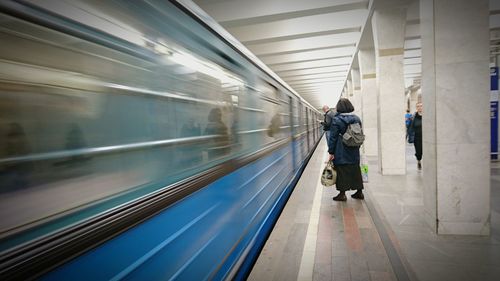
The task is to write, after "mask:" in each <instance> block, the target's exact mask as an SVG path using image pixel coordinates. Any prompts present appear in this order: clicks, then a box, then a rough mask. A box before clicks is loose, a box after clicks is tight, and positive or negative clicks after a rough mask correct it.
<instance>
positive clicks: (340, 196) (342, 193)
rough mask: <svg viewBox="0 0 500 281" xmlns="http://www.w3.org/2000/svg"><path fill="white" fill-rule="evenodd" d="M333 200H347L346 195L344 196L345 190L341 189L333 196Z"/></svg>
mask: <svg viewBox="0 0 500 281" xmlns="http://www.w3.org/2000/svg"><path fill="white" fill-rule="evenodd" d="M333 201H347V197H346V196H345V191H341V192H340V193H339V195H337V196H335V197H333Z"/></svg>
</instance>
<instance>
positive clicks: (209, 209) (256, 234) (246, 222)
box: [42, 143, 304, 280]
mask: <svg viewBox="0 0 500 281" xmlns="http://www.w3.org/2000/svg"><path fill="white" fill-rule="evenodd" d="M295 145H297V143H295ZM299 151H300V150H299ZM298 158H299V159H301V160H302V161H303V160H304V157H298ZM291 163H292V153H291V145H289V146H287V147H284V148H282V149H280V150H278V151H276V152H274V153H273V154H271V155H270V156H267V157H266V158H263V159H259V160H257V161H255V162H253V163H251V164H249V165H247V166H245V167H242V168H240V169H238V170H237V171H235V172H233V173H231V174H229V175H227V176H225V177H222V178H220V179H218V180H217V181H215V182H213V183H211V184H210V185H208V186H207V187H205V188H203V189H201V190H199V191H198V192H196V193H194V194H191V195H190V196H188V197H186V198H184V199H183V200H181V201H180V202H177V203H176V204H174V205H173V206H171V207H170V208H168V209H166V210H164V211H162V212H161V213H159V214H158V215H156V216H154V217H152V218H151V219H148V220H147V221H145V222H144V223H141V224H139V225H137V226H136V227H134V228H132V229H130V230H129V231H126V232H125V233H123V234H121V235H119V236H117V237H115V238H113V239H111V240H110V241H108V242H106V243H104V244H103V245H101V246H99V247H97V248H95V249H93V250H91V251H89V252H87V253H85V254H83V255H82V256H79V257H77V258H75V259H74V260H72V261H70V262H68V263H66V264H64V265H62V266H61V267H59V268H57V269H56V270H54V271H52V272H49V273H48V274H46V275H44V276H43V277H42V280H119V279H129V280H173V279H176V280H205V279H216V280H218V279H224V278H226V277H228V274H229V273H230V272H231V271H232V270H234V269H235V268H237V267H240V266H241V268H240V272H239V274H238V275H237V276H236V277H237V278H242V277H244V275H245V274H246V273H247V272H248V270H250V268H251V265H252V264H251V263H250V262H249V260H253V259H254V258H255V255H257V254H258V249H260V247H261V246H262V244H263V243H264V241H265V238H266V237H267V234H268V233H269V232H270V231H271V229H272V227H273V225H274V222H275V220H276V219H277V216H278V215H279V213H280V211H281V209H282V207H283V205H284V204H285V203H286V200H287V198H288V195H289V194H290V192H291V191H292V189H293V186H294V185H295V182H296V179H297V177H296V175H298V174H300V173H299V172H301V171H302V169H303V165H300V166H301V169H298V170H297V171H296V172H295V173H293V172H292V171H293V169H292V164H291ZM303 163H304V162H302V163H301V164H303ZM81 239H85V237H82V238H81ZM252 255H253V256H252ZM248 256H251V257H250V259H247V258H248ZM241 261H243V263H242V264H241Z"/></svg>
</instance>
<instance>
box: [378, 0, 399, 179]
mask: <svg viewBox="0 0 500 281" xmlns="http://www.w3.org/2000/svg"><path fill="white" fill-rule="evenodd" d="M405 23H406V8H402V7H397V6H396V7H395V8H385V9H382V10H375V12H374V14H373V17H372V27H373V38H374V43H375V54H376V69H377V72H376V73H377V87H378V137H379V142H378V150H379V164H380V165H379V167H380V171H381V173H382V174H383V175H404V174H405V173H406V141H405V136H406V128H405V122H404V114H405V113H406V112H405V109H406V106H405V84H404V75H403V74H404V72H403V56H404V38H405Z"/></svg>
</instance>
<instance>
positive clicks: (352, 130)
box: [342, 123, 365, 147]
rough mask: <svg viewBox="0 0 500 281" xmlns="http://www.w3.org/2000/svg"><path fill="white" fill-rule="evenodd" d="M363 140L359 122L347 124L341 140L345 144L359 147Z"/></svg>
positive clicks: (363, 136)
mask: <svg viewBox="0 0 500 281" xmlns="http://www.w3.org/2000/svg"><path fill="white" fill-rule="evenodd" d="M364 141H365V135H364V134H363V128H362V127H361V124H360V123H352V124H347V130H346V131H345V133H344V135H342V142H343V143H344V145H346V146H351V147H359V146H361V145H362V144H363V142H364Z"/></svg>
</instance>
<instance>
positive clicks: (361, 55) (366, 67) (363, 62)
mask: <svg viewBox="0 0 500 281" xmlns="http://www.w3.org/2000/svg"><path fill="white" fill-rule="evenodd" d="M358 59H359V71H360V76H361V102H362V104H361V108H362V110H363V114H361V115H362V120H363V132H364V133H365V136H366V138H365V142H364V144H363V149H364V152H365V154H366V155H367V156H377V155H378V130H377V127H378V118H377V116H378V113H377V83H376V79H375V78H376V74H375V52H374V50H359V52H358Z"/></svg>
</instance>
